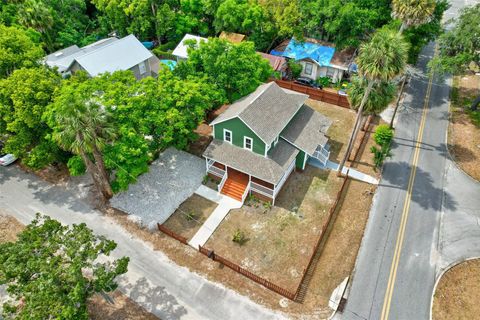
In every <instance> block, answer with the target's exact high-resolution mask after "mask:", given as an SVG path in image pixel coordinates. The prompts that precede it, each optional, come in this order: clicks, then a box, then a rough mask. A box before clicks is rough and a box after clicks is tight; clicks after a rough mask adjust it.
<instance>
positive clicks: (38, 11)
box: [18, 0, 54, 51]
mask: <svg viewBox="0 0 480 320" xmlns="http://www.w3.org/2000/svg"><path fill="white" fill-rule="evenodd" d="M18 22H19V23H20V24H21V25H22V26H24V27H26V28H32V29H35V30H37V31H38V32H40V33H41V34H42V35H44V39H45V44H46V46H47V48H48V50H50V51H53V48H54V44H53V41H52V36H51V31H52V28H53V25H54V21H53V16H52V14H51V12H50V10H49V9H48V8H47V6H46V5H45V4H44V3H42V2H40V1H35V0H27V1H25V2H24V3H23V4H22V5H21V6H20V7H19V14H18Z"/></svg>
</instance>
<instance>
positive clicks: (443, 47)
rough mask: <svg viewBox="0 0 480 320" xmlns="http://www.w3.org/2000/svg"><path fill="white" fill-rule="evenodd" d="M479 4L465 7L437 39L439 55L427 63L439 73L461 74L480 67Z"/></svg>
mask: <svg viewBox="0 0 480 320" xmlns="http://www.w3.org/2000/svg"><path fill="white" fill-rule="evenodd" d="M479 21H480V4H477V5H475V6H473V7H469V8H465V9H463V10H462V11H461V14H460V17H459V18H458V19H457V20H455V21H454V22H452V21H451V22H450V23H454V25H453V27H452V28H451V29H450V30H448V31H447V32H445V33H444V34H443V35H441V37H440V39H439V49H440V50H439V55H438V57H436V58H434V59H432V60H431V61H430V63H429V66H430V69H433V70H435V71H438V72H440V73H447V72H449V73H453V74H461V73H465V72H467V71H468V70H471V69H472V67H473V69H474V70H475V69H476V70H479V69H480V36H479V35H480V23H479Z"/></svg>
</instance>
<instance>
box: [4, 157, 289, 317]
mask: <svg viewBox="0 0 480 320" xmlns="http://www.w3.org/2000/svg"><path fill="white" fill-rule="evenodd" d="M0 207H1V208H2V209H4V210H5V211H7V212H8V213H9V214H11V215H13V216H14V217H15V218H17V219H18V220H19V221H21V222H22V223H24V224H28V223H30V221H31V220H32V219H33V218H34V217H35V213H36V212H42V213H44V214H48V215H49V216H50V217H52V218H54V219H56V220H58V221H60V222H62V223H64V224H72V223H76V224H78V223H82V222H84V223H86V224H87V226H88V227H89V228H91V229H92V230H93V231H94V232H95V233H96V234H100V235H105V236H106V237H107V238H109V239H111V240H113V241H115V242H116V243H117V244H118V247H117V249H116V250H115V251H114V253H113V257H115V258H118V257H122V256H128V257H130V263H129V266H128V272H127V273H126V274H125V275H124V276H123V277H122V278H121V281H120V287H119V289H120V290H121V291H122V292H124V293H126V294H127V295H128V296H129V297H130V298H131V299H133V300H134V301H135V302H137V303H138V304H139V305H141V306H142V307H143V308H145V309H146V310H147V311H149V312H151V313H153V314H155V315H156V316H158V317H159V318H160V319H165V320H173V319H182V320H189V319H192V320H198V319H200V320H201V319H209V320H210V319H212V320H215V319H219V320H224V319H233V320H236V319H239V320H241V319H285V316H284V315H282V314H280V313H277V312H274V311H271V310H269V309H267V308H265V307H263V306H261V305H258V304H256V303H254V302H253V301H251V300H250V299H249V298H247V297H245V296H242V295H240V294H238V293H237V292H235V291H233V290H231V289H228V288H226V287H224V286H223V285H221V284H219V283H215V282H211V281H209V280H207V279H205V278H204V277H202V276H200V275H198V274H197V273H194V272H191V271H190V270H188V269H187V268H184V267H180V266H178V265H176V264H175V263H173V262H172V261H171V260H170V259H169V258H168V257H167V256H166V255H165V254H164V253H163V252H161V251H158V250H154V249H153V248H152V246H151V245H150V244H148V243H145V242H143V241H141V240H139V239H138V238H136V237H134V236H133V235H132V234H130V233H128V232H127V231H126V230H125V229H124V228H122V227H121V226H120V225H118V224H117V223H115V221H114V220H112V219H110V218H108V217H106V216H104V215H102V214H101V213H99V212H98V211H96V210H93V209H92V208H90V207H89V206H88V205H87V204H85V203H84V202H82V201H80V200H78V199H77V198H76V197H75V196H74V195H73V194H72V193H70V192H68V191H66V190H65V189H64V188H60V187H54V186H52V185H50V184H48V183H46V182H44V181H41V180H40V179H39V178H38V177H36V176H34V175H32V174H28V173H24V172H23V171H21V170H20V169H18V168H17V167H16V166H11V167H7V168H3V167H0ZM186 250H188V248H187V247H186Z"/></svg>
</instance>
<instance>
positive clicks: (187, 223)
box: [163, 194, 217, 239]
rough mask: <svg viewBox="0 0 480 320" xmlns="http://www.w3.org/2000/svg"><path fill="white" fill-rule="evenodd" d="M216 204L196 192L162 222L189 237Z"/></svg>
mask: <svg viewBox="0 0 480 320" xmlns="http://www.w3.org/2000/svg"><path fill="white" fill-rule="evenodd" d="M216 207H217V204H216V203H215V202H212V201H210V200H207V199H205V198H203V197H201V196H199V195H197V194H193V195H192V196H191V197H190V198H188V199H187V200H185V201H184V202H183V203H182V204H181V205H180V207H178V209H177V210H175V212H174V213H173V214H172V215H171V216H170V218H168V220H167V221H165V223H164V224H163V225H164V226H166V227H167V228H168V229H170V230H172V231H173V232H175V233H177V234H179V235H181V236H183V237H185V238H187V239H190V238H191V237H193V236H194V235H195V233H196V232H197V231H198V229H200V227H201V226H202V224H203V223H204V222H205V221H206V220H207V219H208V217H209V216H210V214H211V213H212V212H213V210H215V208H216Z"/></svg>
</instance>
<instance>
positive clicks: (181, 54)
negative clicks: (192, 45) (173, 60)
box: [172, 33, 208, 62]
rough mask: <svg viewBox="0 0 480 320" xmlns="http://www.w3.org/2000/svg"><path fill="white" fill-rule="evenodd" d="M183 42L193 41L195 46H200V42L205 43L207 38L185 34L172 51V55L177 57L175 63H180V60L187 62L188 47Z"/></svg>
mask: <svg viewBox="0 0 480 320" xmlns="http://www.w3.org/2000/svg"><path fill="white" fill-rule="evenodd" d="M185 40H195V41H196V42H197V45H199V44H200V42H202V41H205V42H207V41H208V39H207V38H203V37H199V36H194V35H192V34H188V33H187V34H185V36H184V37H183V39H182V40H181V41H180V42H179V43H178V45H177V46H176V47H175V49H174V50H173V52H172V54H173V55H174V56H175V57H177V61H178V62H180V61H182V60H187V58H188V52H187V49H188V46H187V45H186V44H185Z"/></svg>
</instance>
